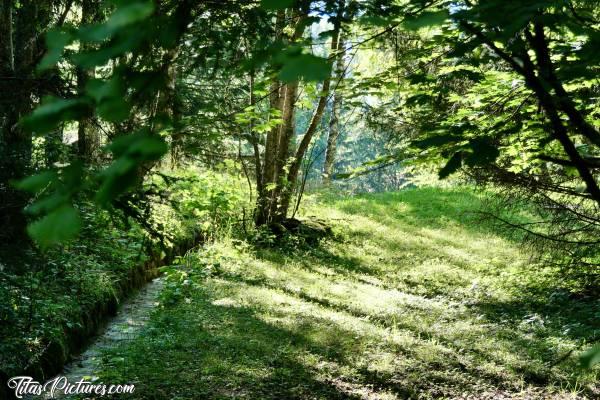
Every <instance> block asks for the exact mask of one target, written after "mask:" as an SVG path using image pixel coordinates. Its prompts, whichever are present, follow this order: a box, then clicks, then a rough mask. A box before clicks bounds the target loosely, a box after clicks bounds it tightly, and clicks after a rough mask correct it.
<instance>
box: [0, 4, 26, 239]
mask: <svg viewBox="0 0 600 400" xmlns="http://www.w3.org/2000/svg"><path fill="white" fill-rule="evenodd" d="M0 4H1V7H2V10H1V12H0V18H2V19H1V21H0V30H1V34H2V36H1V37H2V38H3V39H2V40H0V46H1V49H0V51H1V54H0V62H1V65H0V75H1V78H0V79H1V81H0V82H1V86H0V92H1V93H11V95H10V97H9V96H3V97H2V98H1V99H0V123H1V124H0V128H1V132H0V135H1V136H0V242H2V243H6V244H8V243H19V242H22V241H26V240H27V235H26V233H25V227H26V224H27V221H26V218H25V215H24V214H23V207H24V206H25V205H26V204H27V196H26V195H25V194H24V193H22V192H20V191H18V190H16V189H15V188H14V187H13V184H12V182H13V181H17V180H20V179H22V178H23V177H25V176H26V174H27V171H28V170H29V165H30V160H31V144H32V141H31V135H29V134H28V133H26V132H24V131H23V130H22V129H20V128H19V126H18V122H19V119H20V118H21V117H22V116H23V115H24V114H26V113H27V112H28V111H29V110H30V109H31V91H30V90H29V87H30V83H29V81H28V79H23V76H22V75H21V74H20V72H21V71H23V70H26V69H27V68H20V65H19V63H18V59H21V57H17V54H15V31H16V28H17V25H18V22H19V21H18V18H15V16H16V13H17V10H15V8H14V4H13V1H12V0H3V1H2V2H1V3H0ZM25 11H26V10H19V12H25ZM27 11H29V10H27ZM4 38H5V39H4ZM21 65H22V64H21ZM25 67H27V66H25Z"/></svg>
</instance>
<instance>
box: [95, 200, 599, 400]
mask: <svg viewBox="0 0 600 400" xmlns="http://www.w3.org/2000/svg"><path fill="white" fill-rule="evenodd" d="M479 202H480V199H479V197H478V195H475V194H473V193H471V192H470V191H459V190H442V189H418V190H409V191H405V192H401V193H388V194H379V195H369V196H360V197H356V198H347V199H341V198H336V197H321V198H319V197H312V198H310V199H309V201H308V204H309V206H308V208H307V210H306V211H305V212H304V214H305V215H304V217H306V216H316V217H318V218H322V219H326V220H329V221H331V222H330V223H331V224H333V225H334V226H335V228H334V230H335V233H336V238H335V239H333V240H328V241H326V242H325V243H322V244H321V246H319V247H316V248H310V249H309V248H304V247H301V248H293V247H290V246H287V247H285V248H283V249H281V248H279V249H264V248H258V249H257V248H254V247H252V246H250V245H249V244H247V243H245V242H240V241H239V240H224V241H221V242H218V243H215V244H213V245H211V246H208V247H207V248H204V249H201V250H199V251H198V252H197V253H194V254H190V255H188V257H187V259H186V264H187V265H188V267H187V270H186V274H184V275H180V274H175V273H173V274H172V275H171V282H170V284H169V285H168V288H167V289H166V290H165V293H163V298H162V300H161V301H162V304H163V308H162V309H161V310H160V311H159V312H158V313H157V314H156V315H154V318H153V320H152V323H151V324H150V327H149V328H148V329H147V330H146V331H145V332H144V335H143V336H142V337H140V338H138V339H137V340H134V341H133V342H132V343H130V344H128V345H126V346H121V347H119V348H117V349H113V350H111V351H109V352H108V354H107V355H106V357H105V363H104V371H103V372H102V374H101V375H102V376H103V377H104V378H105V379H107V380H108V379H116V378H119V379H121V380H123V379H125V380H135V381H136V382H137V384H138V390H137V392H136V393H137V396H138V397H139V398H144V399H151V398H174V399H179V398H181V399H183V398H186V399H188V398H189V399H191V398H249V399H262V398H270V399H288V398H299V399H315V398H318V399H332V398H357V399H358V398H370V399H398V398H399V399H402V398H454V397H459V396H460V395H461V394H463V393H470V394H472V395H475V396H481V397H475V398H486V397H484V396H486V395H487V396H488V397H487V398H495V397H496V396H499V395H500V393H501V392H506V393H510V395H511V396H514V398H522V397H519V396H526V395H530V396H538V397H533V398H551V397H553V396H557V397H556V398H563V397H558V396H568V395H570V394H571V393H579V394H580V395H581V396H584V395H585V394H586V393H587V394H588V395H590V396H591V395H592V393H594V391H597V390H598V388H597V383H596V381H597V379H598V370H594V371H582V370H580V369H578V367H577V359H576V355H577V351H575V352H574V353H573V354H572V355H571V356H569V357H567V358H566V359H565V360H563V361H562V362H561V363H559V364H558V365H553V364H554V362H555V361H556V360H558V359H559V358H561V356H563V355H564V354H567V352H568V351H570V350H573V349H578V348H579V346H581V345H582V344H583V343H584V342H585V341H586V340H589V339H590V338H592V337H594V336H596V337H597V335H598V332H600V327H599V326H598V322H597V318H598V315H597V313H598V311H599V309H598V303H597V302H594V301H592V300H591V299H586V298H580V299H577V298H575V297H574V296H570V295H569V294H568V293H566V292H565V291H563V290H562V289H561V288H560V281H559V280H558V279H557V277H556V276H555V275H554V271H552V270H551V269H548V268H544V267H543V266H542V265H536V264H534V263H532V262H531V261H530V260H529V257H528V256H527V255H526V254H524V252H523V251H522V250H520V248H519V246H518V238H514V237H506V236H504V237H503V236H499V235H497V234H496V233H495V232H494V231H493V230H492V229H491V227H489V226H487V225H486V224H484V223H482V222H481V221H479V219H478V217H477V216H476V214H474V213H473V212H472V211H475V210H477V208H478V205H479ZM116 354H118V355H120V357H124V358H125V361H124V362H122V363H120V364H118V365H115V364H114V363H113V362H111V361H110V360H111V359H114V357H115V355H116ZM164 395H168V397H162V396H164Z"/></svg>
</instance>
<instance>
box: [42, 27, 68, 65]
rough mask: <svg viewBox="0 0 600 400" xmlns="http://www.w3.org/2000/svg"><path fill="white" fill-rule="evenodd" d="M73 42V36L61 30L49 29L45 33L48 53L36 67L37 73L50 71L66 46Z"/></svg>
mask: <svg viewBox="0 0 600 400" xmlns="http://www.w3.org/2000/svg"><path fill="white" fill-rule="evenodd" d="M72 41H73V35H72V34H71V33H70V32H68V31H65V30H63V29H57V28H54V29H51V30H49V31H48V33H46V46H47V47H48V52H47V53H46V55H45V56H44V58H42V61H40V63H39V64H38V66H37V69H38V71H45V70H47V69H50V68H52V67H54V66H55V65H56V63H58V61H60V59H61V57H62V55H63V51H64V49H65V47H66V46H68V45H69V44H71V42H72Z"/></svg>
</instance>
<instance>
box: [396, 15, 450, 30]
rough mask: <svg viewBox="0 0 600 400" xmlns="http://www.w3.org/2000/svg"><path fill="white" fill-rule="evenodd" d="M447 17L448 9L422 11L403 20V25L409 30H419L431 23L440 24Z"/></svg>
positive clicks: (431, 24)
mask: <svg viewBox="0 0 600 400" xmlns="http://www.w3.org/2000/svg"><path fill="white" fill-rule="evenodd" d="M447 19H448V11H447V10H442V11H424V12H422V13H420V14H419V15H417V16H414V17H409V18H406V20H404V23H403V25H404V27H405V28H406V29H409V30H414V31H416V30H419V29H421V28H425V27H428V26H433V25H441V24H443V23H444V22H445V21H446V20H447Z"/></svg>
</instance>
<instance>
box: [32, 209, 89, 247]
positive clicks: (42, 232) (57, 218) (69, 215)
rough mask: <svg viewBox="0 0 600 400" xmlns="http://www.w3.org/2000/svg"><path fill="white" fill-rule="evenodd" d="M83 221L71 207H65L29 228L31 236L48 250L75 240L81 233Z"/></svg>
mask: <svg viewBox="0 0 600 400" xmlns="http://www.w3.org/2000/svg"><path fill="white" fill-rule="evenodd" d="M80 227H81V219H80V217H79V213H78V212H77V210H75V209H74V208H73V207H72V206H71V205H66V204H65V205H63V206H61V207H59V208H57V209H56V210H54V211H52V212H51V213H49V214H48V215H46V216H45V217H43V218H42V219H40V220H38V221H36V222H34V223H32V224H30V225H29V227H28V228H27V232H28V233H29V236H31V238H32V239H33V240H35V241H36V242H37V243H38V244H39V245H40V247H42V248H47V247H50V246H52V245H55V244H58V243H62V242H65V241H67V240H69V239H71V238H73V237H74V236H75V235H77V233H78V232H79V229H80Z"/></svg>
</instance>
